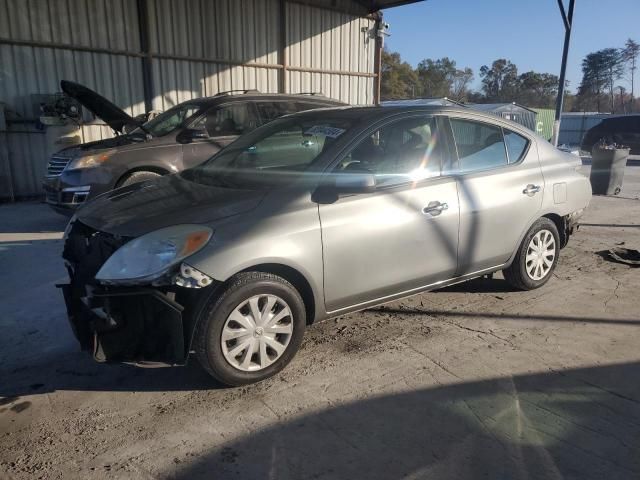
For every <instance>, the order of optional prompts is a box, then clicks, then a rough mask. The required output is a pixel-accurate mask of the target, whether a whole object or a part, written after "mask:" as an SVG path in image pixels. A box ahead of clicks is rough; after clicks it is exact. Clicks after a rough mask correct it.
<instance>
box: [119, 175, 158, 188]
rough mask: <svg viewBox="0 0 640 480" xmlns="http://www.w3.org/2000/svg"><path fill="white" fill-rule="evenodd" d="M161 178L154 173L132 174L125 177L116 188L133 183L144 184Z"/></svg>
mask: <svg viewBox="0 0 640 480" xmlns="http://www.w3.org/2000/svg"><path fill="white" fill-rule="evenodd" d="M161 176H162V175H160V174H159V173H156V172H147V171H139V172H133V173H130V174H129V175H127V176H126V177H124V178H123V179H122V180H121V181H120V183H119V184H118V187H126V186H128V185H132V184H134V183H139V182H146V181H147V180H154V179H156V178H158V177H161Z"/></svg>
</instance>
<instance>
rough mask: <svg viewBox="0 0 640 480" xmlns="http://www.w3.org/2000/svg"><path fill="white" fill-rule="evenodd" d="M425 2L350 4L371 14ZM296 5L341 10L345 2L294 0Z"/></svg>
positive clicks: (365, 1) (363, 0)
mask: <svg viewBox="0 0 640 480" xmlns="http://www.w3.org/2000/svg"><path fill="white" fill-rule="evenodd" d="M424 1H425V0H353V2H352V3H357V4H358V5H360V6H361V7H362V8H363V9H364V10H365V11H366V12H368V13H373V12H377V11H378V10H384V9H385V8H392V7H399V6H401V5H407V4H409V3H418V2H424ZM296 3H302V4H307V5H311V6H315V7H323V8H327V9H330V10H339V9H342V7H343V5H342V4H344V3H345V2H336V1H335V0H296Z"/></svg>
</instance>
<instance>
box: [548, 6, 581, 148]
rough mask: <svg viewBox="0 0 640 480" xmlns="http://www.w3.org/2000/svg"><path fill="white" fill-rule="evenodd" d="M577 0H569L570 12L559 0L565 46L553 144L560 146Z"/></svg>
mask: <svg viewBox="0 0 640 480" xmlns="http://www.w3.org/2000/svg"><path fill="white" fill-rule="evenodd" d="M574 5H575V0H569V14H568V15H567V13H566V12H565V9H564V4H563V0H558V7H560V14H561V15H562V21H563V23H564V48H563V49H562V65H561V66H560V80H559V81H558V97H557V99H556V119H555V121H554V122H553V136H552V138H551V141H552V143H553V145H555V146H556V147H557V146H558V136H559V134H560V117H561V115H562V106H563V104H564V87H565V76H566V72H567V57H568V56H569V43H570V41H571V27H572V26H573V7H574Z"/></svg>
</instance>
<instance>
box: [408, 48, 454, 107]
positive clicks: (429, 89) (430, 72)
mask: <svg viewBox="0 0 640 480" xmlns="http://www.w3.org/2000/svg"><path fill="white" fill-rule="evenodd" d="M455 72H456V62H455V61H453V60H449V58H448V57H444V58H439V59H437V60H432V59H430V58H427V59H425V60H422V61H421V62H420V63H419V64H418V68H417V69H416V73H417V74H418V81H419V83H420V96H421V97H427V98H429V97H447V96H448V95H449V93H450V92H451V86H452V84H453V76H454V75H455Z"/></svg>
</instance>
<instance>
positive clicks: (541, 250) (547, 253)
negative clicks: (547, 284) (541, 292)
mask: <svg viewBox="0 0 640 480" xmlns="http://www.w3.org/2000/svg"><path fill="white" fill-rule="evenodd" d="M555 257H556V240H555V238H554V237H553V233H551V232H550V231H549V230H540V231H539V232H538V233H536V234H535V235H534V236H533V238H532V239H531V241H530V242H529V247H528V248H527V256H526V258H525V270H526V271H527V275H529V278H531V279H532V280H542V279H543V278H544V277H546V276H547V275H548V274H549V272H550V271H551V267H552V266H553V261H554V259H555Z"/></svg>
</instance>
